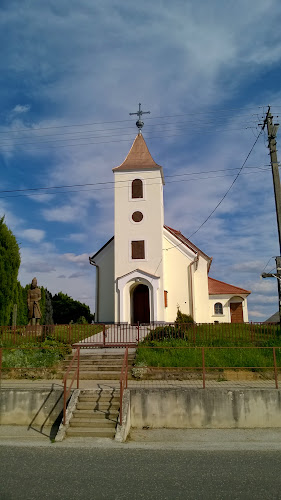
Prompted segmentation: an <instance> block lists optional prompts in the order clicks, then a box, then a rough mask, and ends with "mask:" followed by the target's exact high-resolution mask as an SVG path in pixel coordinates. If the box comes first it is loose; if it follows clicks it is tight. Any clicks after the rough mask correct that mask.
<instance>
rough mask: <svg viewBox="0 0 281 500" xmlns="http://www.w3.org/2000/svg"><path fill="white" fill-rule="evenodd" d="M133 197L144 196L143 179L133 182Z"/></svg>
mask: <svg viewBox="0 0 281 500" xmlns="http://www.w3.org/2000/svg"><path fill="white" fill-rule="evenodd" d="M132 198H143V185H142V181H141V179H134V180H133V182H132Z"/></svg>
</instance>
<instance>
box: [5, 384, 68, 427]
mask: <svg viewBox="0 0 281 500" xmlns="http://www.w3.org/2000/svg"><path fill="white" fill-rule="evenodd" d="M62 410H63V391H62V389H55V388H51V389H49V390H48V389H46V390H42V389H32V390H30V389H27V390H24V389H1V391H0V425H31V424H32V423H36V424H38V425H47V426H50V425H52V424H53V423H54V422H55V421H56V419H57V418H58V417H59V415H60V414H61V412H62Z"/></svg>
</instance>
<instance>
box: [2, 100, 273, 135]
mask: <svg viewBox="0 0 281 500" xmlns="http://www.w3.org/2000/svg"><path fill="white" fill-rule="evenodd" d="M275 107H277V108H278V107H281V106H275ZM257 108H258V109H263V108H264V106H261V105H259V106H249V107H247V108H246V109H245V108H244V107H237V108H222V109H219V110H214V111H212V110H209V111H196V112H187V113H183V114H176V115H165V116H152V117H147V118H146V120H158V119H162V118H176V117H182V116H185V117H186V116H188V115H194V114H196V115H198V114H213V113H215V114H216V115H217V114H218V113H221V112H222V113H225V112H231V111H238V110H240V109H243V110H245V112H244V113H242V114H244V115H247V116H249V115H250V116H253V114H250V113H246V111H247V110H250V109H257ZM125 122H129V123H132V120H131V119H126V120H110V121H103V122H91V123H76V124H72V125H55V126H50V127H33V128H32V129H30V130H32V131H37V130H54V129H62V128H74V127H89V126H95V125H106V124H112V123H125ZM11 132H12V133H14V132H15V133H16V132H26V128H24V129H17V130H16V131H14V130H10V131H8V132H6V131H0V134H6V133H11Z"/></svg>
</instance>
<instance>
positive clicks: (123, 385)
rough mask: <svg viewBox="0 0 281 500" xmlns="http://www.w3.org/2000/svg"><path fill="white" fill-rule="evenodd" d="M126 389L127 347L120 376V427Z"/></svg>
mask: <svg viewBox="0 0 281 500" xmlns="http://www.w3.org/2000/svg"><path fill="white" fill-rule="evenodd" d="M127 387H128V346H127V347H126V350H125V355H124V360H123V365H122V370H121V375H120V413H119V414H120V425H122V418H123V393H124V389H127Z"/></svg>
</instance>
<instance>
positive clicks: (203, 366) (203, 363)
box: [202, 347, 206, 389]
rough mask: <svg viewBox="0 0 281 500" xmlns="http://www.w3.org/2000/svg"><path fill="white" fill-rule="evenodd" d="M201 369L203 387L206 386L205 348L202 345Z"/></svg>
mask: <svg viewBox="0 0 281 500" xmlns="http://www.w3.org/2000/svg"><path fill="white" fill-rule="evenodd" d="M202 369H203V389H205V387H206V373H205V349H204V347H202Z"/></svg>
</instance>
